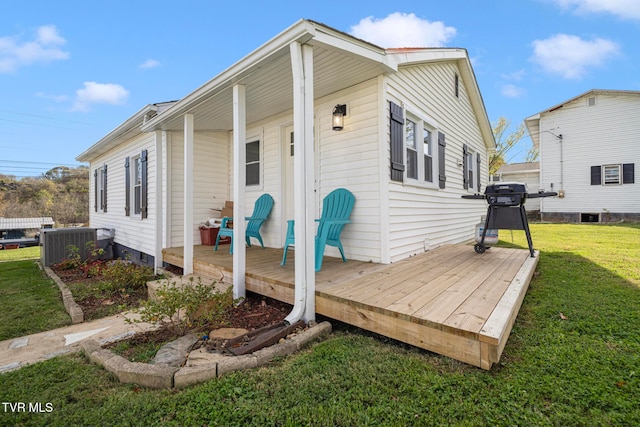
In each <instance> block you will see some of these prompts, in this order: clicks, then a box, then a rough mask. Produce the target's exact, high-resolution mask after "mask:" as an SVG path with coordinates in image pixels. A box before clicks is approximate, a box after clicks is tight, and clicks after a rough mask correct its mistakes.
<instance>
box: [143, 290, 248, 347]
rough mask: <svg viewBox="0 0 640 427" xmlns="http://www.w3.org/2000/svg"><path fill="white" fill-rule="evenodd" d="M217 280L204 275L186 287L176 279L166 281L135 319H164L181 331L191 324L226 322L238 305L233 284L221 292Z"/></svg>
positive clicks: (213, 324)
mask: <svg viewBox="0 0 640 427" xmlns="http://www.w3.org/2000/svg"><path fill="white" fill-rule="evenodd" d="M215 284H216V282H215V281H214V282H212V283H211V285H205V284H203V283H202V281H201V279H198V281H197V282H194V280H193V278H191V279H190V282H189V283H188V284H186V285H184V286H183V287H178V286H176V283H175V282H170V281H169V280H167V281H166V283H163V284H162V286H161V287H160V288H159V289H158V291H157V297H156V298H155V299H153V300H147V301H144V302H143V303H142V304H141V307H140V308H139V309H137V310H135V311H136V312H138V313H139V314H140V318H139V319H138V320H134V322H151V323H160V324H161V326H162V327H166V328H168V329H170V330H172V331H173V332H175V333H178V334H180V335H182V334H184V333H185V332H186V331H187V330H188V329H190V328H193V327H195V328H199V327H203V326H205V325H211V326H214V327H215V326H219V325H223V324H224V321H225V317H226V313H227V312H228V311H229V310H230V309H231V308H232V307H233V306H234V303H235V302H236V301H234V300H233V296H232V288H229V289H227V290H226V291H225V292H220V291H219V290H218V289H216V288H215Z"/></svg>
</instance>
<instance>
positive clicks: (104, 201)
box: [102, 165, 107, 212]
mask: <svg viewBox="0 0 640 427" xmlns="http://www.w3.org/2000/svg"><path fill="white" fill-rule="evenodd" d="M102 211H103V212H106V211H107V165H104V169H103V173H102Z"/></svg>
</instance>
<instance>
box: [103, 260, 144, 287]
mask: <svg viewBox="0 0 640 427" xmlns="http://www.w3.org/2000/svg"><path fill="white" fill-rule="evenodd" d="M99 271H100V274H101V276H102V277H103V278H104V280H105V281H107V282H109V283H110V284H111V286H112V287H113V289H121V288H127V289H139V288H143V287H145V286H146V284H147V282H148V281H150V280H154V279H155V274H154V273H153V268H151V267H147V266H141V265H136V264H133V263H132V262H131V261H124V260H114V261H109V262H107V263H105V264H103V265H101V266H100V267H99Z"/></svg>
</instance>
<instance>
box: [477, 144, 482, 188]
mask: <svg viewBox="0 0 640 427" xmlns="http://www.w3.org/2000/svg"><path fill="white" fill-rule="evenodd" d="M480 161H481V160H480V153H476V164H477V165H478V170H477V171H476V176H477V177H478V185H477V187H478V193H479V192H480Z"/></svg>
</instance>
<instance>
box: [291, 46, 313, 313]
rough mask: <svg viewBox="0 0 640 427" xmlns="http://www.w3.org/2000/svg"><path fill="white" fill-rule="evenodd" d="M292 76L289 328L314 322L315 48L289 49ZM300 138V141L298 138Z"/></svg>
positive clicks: (296, 47) (299, 47)
mask: <svg viewBox="0 0 640 427" xmlns="http://www.w3.org/2000/svg"><path fill="white" fill-rule="evenodd" d="M289 49H290V52H291V67H292V74H293V129H294V135H296V137H295V138H294V153H295V154H294V159H293V171H294V173H293V175H294V187H293V190H294V212H295V214H294V219H295V230H294V233H295V239H296V245H295V247H296V249H295V250H296V256H295V289H294V305H293V309H292V310H291V313H289V315H288V316H287V317H286V319H285V320H286V321H287V322H288V323H290V324H293V323H295V322H297V321H298V320H304V321H305V322H309V321H311V320H314V319H315V287H316V286H315V238H314V236H315V223H314V216H315V213H314V209H313V206H314V205H315V192H314V186H315V185H314V170H315V168H314V147H313V102H314V96H313V48H312V47H311V46H309V45H301V44H300V43H298V42H293V43H291V44H290V45H289ZM298 135H300V137H298Z"/></svg>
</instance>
